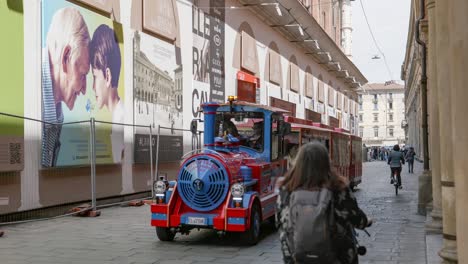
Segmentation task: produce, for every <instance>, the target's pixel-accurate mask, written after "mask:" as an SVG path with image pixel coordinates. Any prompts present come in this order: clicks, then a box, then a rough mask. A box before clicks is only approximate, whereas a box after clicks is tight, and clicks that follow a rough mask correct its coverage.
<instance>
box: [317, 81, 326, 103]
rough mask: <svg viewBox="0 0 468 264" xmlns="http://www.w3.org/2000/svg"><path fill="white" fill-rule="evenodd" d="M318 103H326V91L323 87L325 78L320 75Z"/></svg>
mask: <svg viewBox="0 0 468 264" xmlns="http://www.w3.org/2000/svg"><path fill="white" fill-rule="evenodd" d="M318 101H319V102H321V103H323V102H325V91H324V87H323V77H322V75H321V74H319V77H318Z"/></svg>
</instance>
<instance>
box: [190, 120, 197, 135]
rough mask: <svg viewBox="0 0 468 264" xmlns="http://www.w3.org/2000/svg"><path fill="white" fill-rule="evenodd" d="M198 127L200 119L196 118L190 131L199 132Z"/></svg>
mask: <svg viewBox="0 0 468 264" xmlns="http://www.w3.org/2000/svg"><path fill="white" fill-rule="evenodd" d="M197 128H198V121H197V120H195V119H194V120H192V122H191V123H190V132H192V134H196V133H197Z"/></svg>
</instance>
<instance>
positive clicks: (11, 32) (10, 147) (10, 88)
mask: <svg viewBox="0 0 468 264" xmlns="http://www.w3.org/2000/svg"><path fill="white" fill-rule="evenodd" d="M0 31H1V32H2V35H3V36H4V37H5V41H3V42H2V48H1V49H0V58H1V59H0V79H1V80H2V85H1V86H0V92H1V96H0V112H2V113H6V114H13V115H17V116H23V115H24V36H23V6H22V1H0ZM23 135H24V120H23V119H17V118H13V117H8V116H5V115H1V114H0V172H1V171H20V170H22V169H23V168H24V136H23Z"/></svg>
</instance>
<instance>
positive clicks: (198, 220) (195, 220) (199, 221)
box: [188, 217, 206, 225]
mask: <svg viewBox="0 0 468 264" xmlns="http://www.w3.org/2000/svg"><path fill="white" fill-rule="evenodd" d="M188 224H189V225H206V218H203V217H189V218H188Z"/></svg>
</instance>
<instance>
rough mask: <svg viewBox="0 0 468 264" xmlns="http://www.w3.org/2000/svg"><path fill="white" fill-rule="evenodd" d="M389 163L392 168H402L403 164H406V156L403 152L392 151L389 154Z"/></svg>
mask: <svg viewBox="0 0 468 264" xmlns="http://www.w3.org/2000/svg"><path fill="white" fill-rule="evenodd" d="M387 163H388V164H389V165H390V168H400V167H401V165H402V164H405V157H404V155H403V152H400V151H392V152H390V154H389V155H388V161H387Z"/></svg>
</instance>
